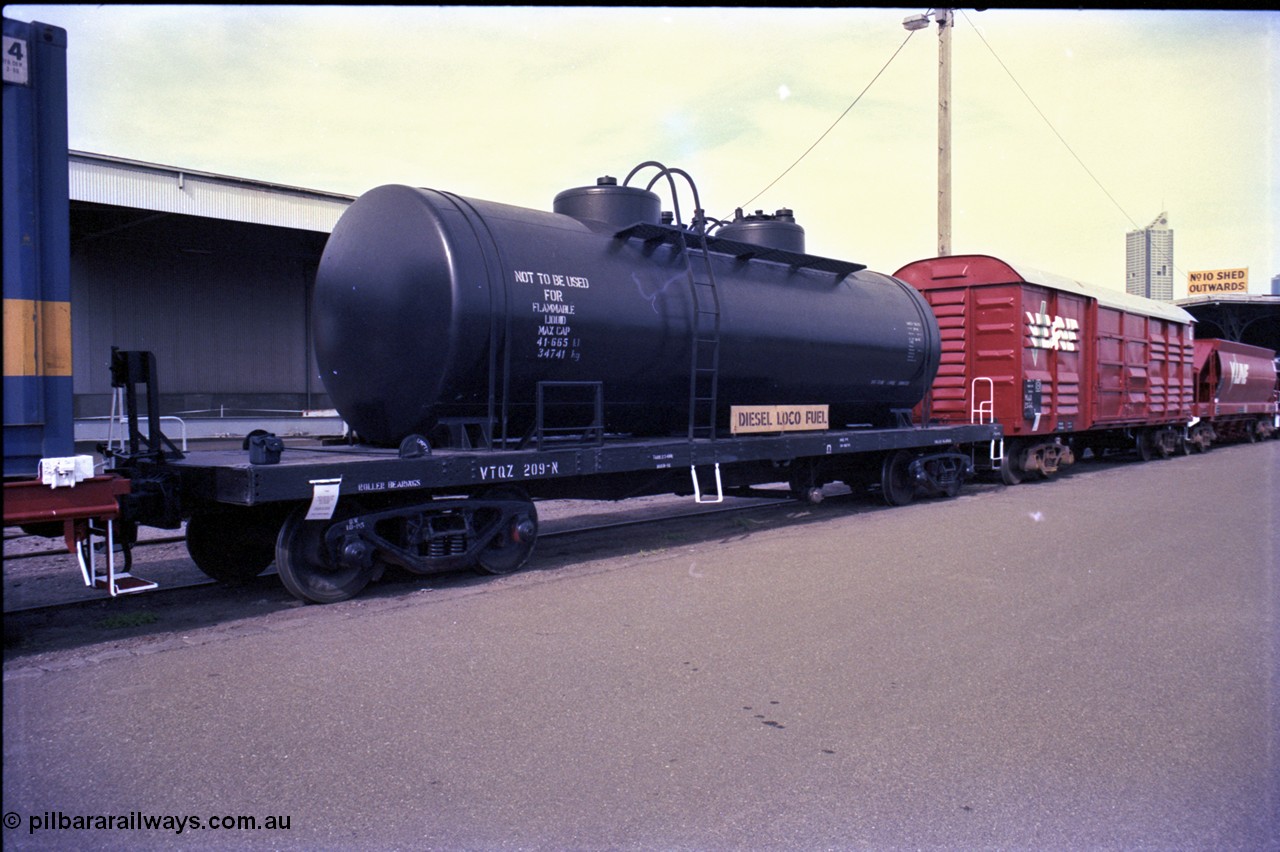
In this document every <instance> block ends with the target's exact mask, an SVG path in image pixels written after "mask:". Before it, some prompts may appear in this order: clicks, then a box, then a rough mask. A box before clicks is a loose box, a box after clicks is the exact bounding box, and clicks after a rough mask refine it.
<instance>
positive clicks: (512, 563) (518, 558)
mask: <svg viewBox="0 0 1280 852" xmlns="http://www.w3.org/2000/svg"><path fill="white" fill-rule="evenodd" d="M480 499H482V500H514V501H519V502H521V503H524V506H522V507H521V508H520V509H519V510H518V511H516V512H515V513H514V514H513V515H512V516H511V517H509V518H504V519H500V520H499V523H502V525H503V526H502V529H501V530H499V531H498V532H497V533H496V534H495V535H494V536H493V538H492V539H491V540H490V541H489V544H488V545H486V546H485V547H484V549H483V550H481V551H480V553H479V555H478V556H477V557H476V564H477V565H478V566H479V568H480V570H482V571H484V572H485V573H487V574H510V573H511V572H512V571H516V570H518V569H519V568H521V567H522V566H523V565H524V564H525V563H526V562H528V561H529V556H530V555H531V554H532V553H533V546H534V544H535V543H536V542H537V539H538V510H537V508H536V507H535V506H534V505H533V501H531V500H530V499H529V497H528V495H527V494H525V493H524V492H523V491H521V490H520V489H518V488H512V487H509V486H504V487H500V488H493V489H491V490H489V491H486V492H485V493H484V494H482V495H481V497H480ZM479 511H480V512H486V513H487V512H488V511H489V510H484V509H481V510H479Z"/></svg>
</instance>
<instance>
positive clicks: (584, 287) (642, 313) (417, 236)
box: [314, 185, 939, 445]
mask: <svg viewBox="0 0 1280 852" xmlns="http://www.w3.org/2000/svg"><path fill="white" fill-rule="evenodd" d="M591 189H595V188H591ZM600 189H601V191H602V192H604V193H605V195H606V196H608V194H609V191H610V189H612V190H614V191H616V190H626V189H627V188H626V187H609V186H604V185H601V187H600ZM570 192H577V191H570ZM587 194H588V195H590V192H587ZM561 197H562V198H563V197H565V193H562V194H561ZM618 197H621V196H618ZM598 200H599V199H597V198H594V197H593V198H592V199H591V204H595V203H596V202H597V201H598ZM632 202H638V203H639V207H637V208H627V210H626V212H624V213H622V214H619V215H621V218H629V217H630V216H631V215H632V213H633V212H634V210H635V209H640V210H642V211H645V212H644V217H645V218H648V217H649V216H650V215H651V211H652V209H653V208H652V207H651V205H650V203H649V202H648V201H647V200H645V199H643V198H642V197H640V196H635V195H634V191H629V192H628V203H632ZM591 204H589V205H587V206H588V207H591ZM623 207H626V205H623ZM604 209H605V210H606V212H605V213H602V214H600V215H601V217H602V218H604V219H607V220H612V221H600V220H598V219H593V218H578V217H575V216H569V215H565V214H563V213H555V212H544V211H536V210H529V209H524V208H519V207H513V206H510V205H506V204H499V203H495V202H490V201H478V200H475V199H469V198H463V197H460V196H457V195H453V194H450V193H446V192H440V191H436V190H429V189H415V188H412V187H407V186H383V187H379V188H377V189H373V190H371V191H369V192H368V193H366V194H365V195H363V196H361V197H360V198H358V199H357V200H356V201H355V202H354V203H353V204H352V205H351V206H350V208H348V210H347V211H346V212H345V213H344V214H343V216H342V217H341V219H340V220H339V221H338V223H337V226H336V227H335V228H334V230H333V233H332V235H331V236H330V238H329V241H328V244H327V245H326V247H325V250H324V254H323V256H322V258H321V261H320V267H319V272H318V274H317V279H316V291H315V302H314V324H315V348H316V360H317V363H318V364H319V368H320V372H321V377H322V379H323V381H324V385H325V388H326V390H327V391H328V392H329V395H330V397H331V399H332V400H333V404H334V406H335V407H336V408H337V409H338V411H339V412H340V413H341V414H342V416H343V417H344V418H345V419H346V421H347V422H348V424H349V425H350V426H351V428H353V429H354V430H355V431H356V432H357V433H358V434H359V435H360V436H361V437H362V438H363V439H364V440H367V441H369V442H372V443H375V444H382V445H396V444H398V443H399V442H400V441H401V439H403V438H404V437H406V436H407V435H410V434H414V433H417V434H422V435H428V434H430V433H431V431H432V429H433V428H434V427H435V426H436V425H437V424H438V423H439V421H440V418H471V419H481V420H488V421H489V422H493V423H495V426H496V429H495V431H496V432H501V431H502V430H501V424H500V422H499V419H500V417H501V416H502V414H503V412H504V411H505V413H506V417H507V422H506V429H505V434H509V435H512V436H519V435H522V434H524V432H525V431H526V430H527V429H528V428H529V426H530V425H531V424H532V422H533V419H534V401H535V393H536V384H537V382H539V381H563V382H569V381H598V382H601V383H603V397H604V403H605V420H606V424H605V425H606V427H607V428H608V429H609V430H610V431H614V432H630V433H633V434H639V435H656V434H671V433H674V434H683V433H684V431H685V430H686V428H687V425H688V418H689V405H690V403H689V400H690V373H691V368H692V356H691V352H692V346H693V323H694V296H693V287H694V285H693V284H692V283H691V280H690V274H691V271H692V275H693V276H695V277H696V279H697V280H698V281H699V282H702V283H705V282H707V281H708V278H709V275H708V272H709V271H710V272H713V273H714V276H713V277H714V281H715V290H716V292H717V294H718V297H719V302H720V309H719V314H720V316H719V320H720V332H719V387H718V393H717V400H718V405H717V411H718V420H719V421H720V423H721V424H722V426H725V425H727V423H728V413H729V406H731V405H777V404H797V405H822V404H826V405H829V406H830V418H829V421H830V425H831V426H832V427H833V428H840V427H842V426H844V425H846V424H875V425H880V426H887V425H891V424H892V422H893V418H892V415H891V413H890V410H891V409H895V408H897V409H909V408H911V407H912V406H914V405H915V404H916V403H917V402H918V401H919V400H920V399H921V397H922V396H923V395H924V392H925V390H926V389H927V388H928V387H929V386H930V384H931V383H932V381H933V378H934V374H935V373H936V372H937V368H938V361H939V336H938V326H937V322H936V320H935V319H934V317H933V314H932V312H931V311H930V310H929V307H928V305H927V304H926V302H925V301H924V299H923V297H921V295H920V294H919V293H918V292H917V291H916V290H915V289H914V288H912V287H910V286H908V285H906V284H904V283H903V282H901V281H898V280H897V279H894V278H891V277H889V276H886V275H880V274H877V273H873V272H868V271H862V272H856V273H853V274H848V275H843V276H841V275H839V274H834V273H832V272H825V271H820V270H818V269H813V268H804V267H801V268H796V265H794V264H788V263H783V262H774V261H767V260H758V259H756V260H744V259H741V258H738V257H734V256H732V255H726V254H720V253H717V252H716V251H714V240H713V241H712V242H711V245H712V249H713V250H712V251H711V252H709V253H707V254H704V253H703V252H702V251H701V250H700V249H698V248H692V249H690V250H688V251H687V252H682V251H681V250H680V249H679V248H678V247H676V246H675V245H672V244H671V242H669V241H663V240H661V239H652V233H650V234H649V236H650V237H651V238H650V239H648V240H646V239H642V238H636V237H632V238H621V237H618V236H616V234H617V233H618V232H619V231H620V230H621V229H622V228H624V227H626V225H623V224H621V223H620V222H619V221H618V217H617V216H614V215H613V214H612V213H611V212H608V211H610V210H613V209H614V208H611V207H610V206H609V204H607V203H606V204H605V205H604ZM649 228H650V231H651V232H652V231H653V230H659V231H661V230H664V229H663V228H662V227H661V226H658V225H649ZM665 231H667V232H668V233H670V232H672V231H673V229H671V228H666V229H665ZM689 244H690V245H691V246H697V245H698V240H697V238H696V237H693V236H690V238H689ZM708 260H709V264H708ZM709 292H710V291H709V289H708V288H707V287H701V288H700V293H701V296H702V300H703V304H704V305H705V304H706V303H707V300H706V298H705V297H706V296H707V295H708V294H709ZM703 319H704V324H705V320H706V317H705V316H704V317H703ZM699 366H702V367H705V366H709V365H708V364H707V362H706V357H705V355H704V356H703V361H702V362H701V363H700V364H699Z"/></svg>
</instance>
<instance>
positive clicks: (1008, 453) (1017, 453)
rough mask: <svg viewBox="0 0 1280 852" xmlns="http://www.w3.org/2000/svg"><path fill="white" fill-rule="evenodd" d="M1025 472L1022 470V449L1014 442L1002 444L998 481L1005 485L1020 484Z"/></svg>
mask: <svg viewBox="0 0 1280 852" xmlns="http://www.w3.org/2000/svg"><path fill="white" fill-rule="evenodd" d="M1025 475H1026V471H1024V470H1023V469H1022V448H1021V447H1020V446H1018V443H1017V442H1016V441H1005V442H1004V458H1003V459H1001V460H1000V481H1001V482H1003V483H1004V484H1005V485H1017V484H1019V483H1020V482H1022V478H1023V476H1025Z"/></svg>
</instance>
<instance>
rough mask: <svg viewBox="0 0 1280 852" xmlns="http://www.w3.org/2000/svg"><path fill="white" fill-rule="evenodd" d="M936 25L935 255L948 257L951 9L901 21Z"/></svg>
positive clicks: (911, 27) (913, 27) (907, 24)
mask: <svg viewBox="0 0 1280 852" xmlns="http://www.w3.org/2000/svg"><path fill="white" fill-rule="evenodd" d="M931 17H932V18H933V20H935V21H937V23H938V256H939V257H945V256H947V255H949V254H951V28H952V27H953V26H954V25H955V18H954V16H953V14H952V10H951V9H934V10H933V11H932V12H931V13H929V14H925V15H911V16H910V17H908V18H906V19H904V20H903V22H902V26H903V27H904V28H905V29H907V30H912V31H914V30H922V29H924V28H925V27H927V26H929V19H930V18H931Z"/></svg>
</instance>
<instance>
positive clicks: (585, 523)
mask: <svg viewBox="0 0 1280 852" xmlns="http://www.w3.org/2000/svg"><path fill="white" fill-rule="evenodd" d="M779 493H783V492H779ZM664 503H665V504H666V505H662V506H659V507H655V508H652V509H651V510H650V513H648V514H645V513H641V514H639V515H637V514H636V513H635V512H634V511H630V512H626V513H625V514H627V515H628V516H627V517H623V518H619V517H617V516H618V515H620V514H623V511H622V510H617V511H615V512H611V513H607V514H602V515H594V516H593V515H592V514H590V513H585V514H578V515H565V516H561V517H552V518H551V519H549V520H547V521H546V522H544V525H543V529H542V530H541V531H540V532H539V534H538V542H539V544H540V546H543V547H545V543H546V542H548V541H557V540H566V539H571V538H572V537H574V536H582V535H587V534H593V533H600V532H607V531H609V530H624V529H629V528H635V527H643V526H647V525H660V524H663V523H672V522H678V521H684V520H690V519H696V518H702V517H707V516H714V515H731V514H739V513H746V512H750V511H752V510H761V509H767V508H772V507H777V506H787V505H793V506H794V505H801V504H800V503H798V502H797V501H796V500H795V499H794V498H792V497H789V496H788V497H777V498H774V497H750V498H739V499H736V500H735V501H734V502H732V503H728V504H719V505H715V506H697V507H690V506H689V501H688V500H687V498H686V499H684V500H681V501H679V502H676V501H674V500H668V501H664ZM23 539H35V537H33V536H6V537H5V550H6V553H5V557H4V558H5V562H6V563H10V562H14V561H26V560H33V559H36V558H44V559H46V560H50V561H51V562H54V561H55V560H56V562H57V563H58V564H56V566H55V567H51V568H50V569H49V572H46V573H52V572H53V571H57V572H58V573H73V572H74V571H75V570H76V567H75V561H74V560H75V557H74V556H73V555H72V554H70V553H68V552H67V551H66V550H65V549H61V548H58V549H48V548H42V549H39V550H26V551H21V552H16V553H10V552H9V551H10V548H11V546H17V545H19V544H20V542H21V541H22V540H23ZM39 541H44V540H43V539H40V540H39ZM184 542H185V537H184V536H181V535H177V536H173V535H169V536H159V537H154V538H147V539H143V540H141V541H139V542H138V543H137V544H136V545H134V549H133V562H134V570H135V571H137V572H138V573H139V574H141V575H144V576H145V575H146V574H147V560H148V557H149V556H150V555H151V554H152V553H154V552H155V551H157V550H158V549H159V548H160V547H162V546H166V545H168V546H172V545H178V544H182V543H184ZM37 546H38V545H37ZM171 549H172V547H171ZM182 556H183V557H184V558H185V559H186V560H187V561H189V557H186V553H185V548H183V550H182ZM535 559H536V557H535ZM183 573H184V574H187V575H188V576H190V577H191V579H189V580H180V581H177V582H175V581H168V582H163V583H162V584H161V585H160V587H159V588H157V589H154V590H152V591H149V592H144V593H140V594H138V595H130V596H127V598H126V597H121V598H118V599H117V600H116V601H115V602H112V603H117V602H121V601H123V600H126V599H131V600H143V599H146V600H148V601H150V602H155V601H156V600H157V599H160V600H164V599H166V598H170V597H173V596H175V595H177V594H179V593H190V592H192V591H196V590H204V589H208V588H210V587H217V586H219V585H220V584H219V583H218V581H216V580H213V579H211V578H208V577H206V576H204V575H203V574H202V573H200V571H199V569H198V568H196V567H195V565H194V563H191V564H190V571H189V572H183ZM8 574H9V572H8V571H6V577H5V584H6V594H5V598H6V600H8V599H9V598H10V595H9V589H8V584H9V582H10V580H9V576H8ZM275 574H276V571H275V568H274V566H273V567H271V568H269V569H267V571H265V572H264V573H263V574H262V575H260V576H259V577H258V578H257V579H258V580H262V579H264V578H271V577H274V576H275ZM433 576H439V575H433ZM77 591H78V592H80V595H79V596H77V597H75V598H74V599H72V598H65V597H64V598H62V599H54V600H37V601H34V602H27V603H22V604H19V605H16V606H13V607H12V608H10V607H6V608H5V610H4V614H5V615H6V616H10V615H21V614H33V613H40V612H47V611H53V610H66V609H74V608H77V607H89V606H92V605H95V604H99V603H101V602H103V601H104V600H107V601H109V600H110V599H109V598H105V597H104V596H103V595H102V593H98V592H93V591H90V590H88V589H77ZM285 594H286V595H287V593H285Z"/></svg>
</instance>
